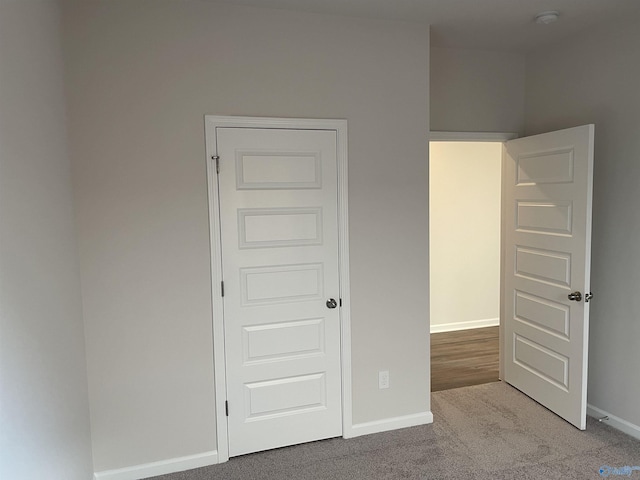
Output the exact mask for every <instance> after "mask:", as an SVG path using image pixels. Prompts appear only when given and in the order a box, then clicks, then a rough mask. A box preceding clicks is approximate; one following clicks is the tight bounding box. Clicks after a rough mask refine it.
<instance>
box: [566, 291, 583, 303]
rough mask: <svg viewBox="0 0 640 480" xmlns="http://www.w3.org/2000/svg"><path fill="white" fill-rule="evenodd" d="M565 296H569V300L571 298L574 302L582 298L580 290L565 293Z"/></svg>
mask: <svg viewBox="0 0 640 480" xmlns="http://www.w3.org/2000/svg"><path fill="white" fill-rule="evenodd" d="M567 297H568V298H569V300H572V301H574V302H579V301H580V300H582V294H581V293H580V292H573V293H570V294H569V295H567Z"/></svg>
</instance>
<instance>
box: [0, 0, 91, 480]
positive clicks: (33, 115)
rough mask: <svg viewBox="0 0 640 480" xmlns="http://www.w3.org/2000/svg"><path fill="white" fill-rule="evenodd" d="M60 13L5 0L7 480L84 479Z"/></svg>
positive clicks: (0, 200) (2, 149)
mask: <svg viewBox="0 0 640 480" xmlns="http://www.w3.org/2000/svg"><path fill="white" fill-rule="evenodd" d="M62 78H63V65H62V52H61V48H60V38H59V11H58V8H57V6H56V3H55V2H52V1H49V0H42V1H39V0H28V1H26V0H19V1H6V0H3V1H2V2H1V3H0V392H1V393H0V403H1V406H0V425H1V426H0V478H2V479H6V480H27V479H51V480H87V479H88V478H90V476H91V472H92V465H91V438H90V433H89V401H88V395H87V377H86V363H85V350H84V332H83V327H82V310H81V302H80V280H79V272H78V265H77V257H76V254H77V251H76V240H75V231H74V225H73V209H72V205H71V179H70V174H69V157H68V153H67V138H66V136H67V132H66V122H65V106H64V95H63V93H64V92H63V81H62Z"/></svg>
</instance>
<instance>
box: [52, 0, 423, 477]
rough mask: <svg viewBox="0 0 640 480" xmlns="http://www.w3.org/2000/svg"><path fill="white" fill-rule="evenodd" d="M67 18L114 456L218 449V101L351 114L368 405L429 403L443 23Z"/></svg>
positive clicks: (358, 321) (155, 15) (103, 415)
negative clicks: (433, 37) (433, 43)
mask: <svg viewBox="0 0 640 480" xmlns="http://www.w3.org/2000/svg"><path fill="white" fill-rule="evenodd" d="M64 21H65V24H64V25H65V51H66V61H67V65H68V70H67V73H68V76H67V87H68V100H69V111H70V132H71V155H72V164H73V175H74V191H75V200H76V212H77V219H78V234H79V249H80V263H81V275H82V286H83V301H84V314H85V324H86V337H87V355H88V371H89V387H90V398H91V414H92V429H93V431H92V432H93V449H94V459H95V468H96V470H97V471H102V470H105V469H112V468H119V467H125V466H129V465H136V464H141V463H146V462H152V461H157V460H163V459H169V458H174V457H180V456H184V455H191V454H197V453H201V452H206V451H211V450H214V449H215V448H216V438H215V419H214V392H213V365H212V358H213V353H212V339H211V330H212V318H211V295H210V289H211V284H210V276H209V232H208V224H207V190H206V177H205V158H204V135H203V133H204V131H203V130H204V122H203V115H204V114H219V115H257V116H282V117H312V118H313V117H319V118H346V119H347V120H348V121H349V197H350V198H349V201H350V235H351V282H352V283H351V286H352V290H351V294H352V336H353V339H352V340H353V342H352V349H353V359H352V360H353V416H354V422H355V423H363V422H368V421H374V420H380V419H386V418H390V417H396V416H402V415H410V414H415V413H419V412H424V411H427V410H429V409H430V405H429V337H428V325H429V319H428V312H429V308H428V292H429V286H428V272H429V265H428V253H427V251H426V250H425V248H424V246H425V245H427V243H428V215H427V213H426V212H427V205H428V168H427V156H428V145H427V138H426V132H427V131H428V130H429V102H428V94H429V90H428V84H429V82H428V81H429V78H428V68H429V66H428V61H429V33H428V29H427V28H426V27H424V26H418V25H413V24H407V23H399V22H391V21H376V20H364V19H356V18H345V17H333V16H323V15H314V14H302V13H293V12H287V11H279V10H266V9H265V10H263V9H256V8H244V7H233V6H229V5H222V4H215V3H211V2H198V1H190V2H176V1H169V0H140V1H135V2H131V1H129V0H108V1H95V2H77V3H68V4H67V8H66V9H65V15H64ZM381 300H383V301H381ZM380 369H388V370H389V372H390V376H391V388H390V389H388V390H378V388H377V381H378V380H377V372H378V370H380Z"/></svg>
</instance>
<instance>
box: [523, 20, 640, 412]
mask: <svg viewBox="0 0 640 480" xmlns="http://www.w3.org/2000/svg"><path fill="white" fill-rule="evenodd" d="M639 52H640V25H639V24H638V22H637V21H636V22H622V23H617V24H614V25H610V26H608V27H602V28H599V29H595V30H593V29H592V30H590V31H588V32H585V33H584V35H581V36H579V37H575V38H572V39H570V40H567V41H565V42H563V43H561V44H557V45H554V46H553V47H552V48H545V49H542V50H540V51H536V52H534V53H532V54H531V55H529V56H528V57H527V93H526V133H527V134H535V133H541V132H545V131H549V130H555V129H560V128H566V127H571V126H575V125H581V124H587V123H595V125H596V131H595V167H594V197H593V252H592V274H591V279H592V280H591V286H592V290H593V292H594V294H595V299H594V301H593V303H592V304H591V335H590V343H589V355H590V360H589V389H588V402H589V403H590V404H591V405H593V406H595V407H597V408H600V409H603V410H605V411H607V412H609V413H612V414H613V415H616V416H618V417H621V418H622V419H624V420H627V421H629V422H631V423H633V424H635V425H640V409H638V399H639V398H640V375H639V374H638V367H639V366H640V348H638V345H640V296H639V295H638V289H639V286H640V248H639V246H640V213H639V210H638V206H639V205H640V188H639V186H640V135H639V133H640V92H639V90H638V86H639V85H640V53H639Z"/></svg>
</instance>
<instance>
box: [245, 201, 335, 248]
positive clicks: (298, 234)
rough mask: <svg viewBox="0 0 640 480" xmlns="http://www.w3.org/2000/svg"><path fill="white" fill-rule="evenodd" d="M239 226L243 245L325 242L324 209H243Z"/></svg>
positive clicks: (291, 245)
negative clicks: (323, 234)
mask: <svg viewBox="0 0 640 480" xmlns="http://www.w3.org/2000/svg"><path fill="white" fill-rule="evenodd" d="M238 229H239V234H240V242H239V245H238V246H239V248H266V247H301V246H307V245H321V244H322V209H321V208H252V209H248V208H243V209H239V210H238Z"/></svg>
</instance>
